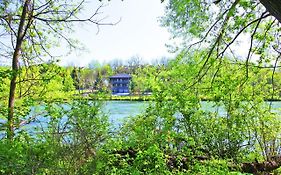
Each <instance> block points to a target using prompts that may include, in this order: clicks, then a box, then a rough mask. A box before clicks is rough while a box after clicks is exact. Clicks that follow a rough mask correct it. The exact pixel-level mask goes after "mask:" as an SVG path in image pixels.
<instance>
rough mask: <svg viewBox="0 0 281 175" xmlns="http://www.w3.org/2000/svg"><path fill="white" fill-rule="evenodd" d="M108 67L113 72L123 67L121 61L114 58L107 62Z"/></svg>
mask: <svg viewBox="0 0 281 175" xmlns="http://www.w3.org/2000/svg"><path fill="white" fill-rule="evenodd" d="M109 65H110V66H111V68H112V69H113V70H115V71H116V70H117V68H118V67H121V66H123V61H122V60H121V59H118V58H115V59H113V60H111V61H110V62H109Z"/></svg>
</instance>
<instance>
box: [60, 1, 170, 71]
mask: <svg viewBox="0 0 281 175" xmlns="http://www.w3.org/2000/svg"><path fill="white" fill-rule="evenodd" d="M104 2H106V3H105V5H106V6H105V7H104V8H102V9H101V11H102V12H103V13H102V14H101V15H100V17H101V18H103V17H106V19H104V22H113V23H115V22H117V21H119V20H120V22H119V23H118V24H116V25H114V26H101V27H100V28H99V32H98V30H97V27H96V26H95V25H93V24H89V25H83V26H81V25H80V26H77V27H76V32H75V33H74V34H73V36H74V37H75V38H77V39H78V40H79V41H80V42H81V43H83V44H84V46H85V48H86V50H85V51H83V52H80V51H76V52H73V53H72V54H71V55H69V56H67V57H63V58H62V59H61V64H62V65H75V66H85V65H88V64H89V63H90V62H92V61H93V60H95V61H99V62H100V63H103V62H109V61H110V60H113V59H122V60H126V59H129V58H131V57H132V56H135V55H138V56H139V57H141V58H142V59H143V60H145V61H146V62H152V60H153V59H160V58H161V57H164V56H166V57H172V55H173V54H171V53H169V52H168V49H167V47H166V46H165V44H167V43H169V41H170V34H169V32H168V31H167V29H166V28H164V27H160V22H159V17H161V16H163V15H164V9H165V6H164V4H161V2H160V0H124V1H121V0H114V1H110V2H107V1H104ZM99 4H100V3H99V2H96V1H94V2H93V1H92V2H90V3H89V4H88V5H87V8H86V9H85V11H84V14H83V15H86V16H87V15H89V14H90V12H92V11H94V10H95V9H96V7H97V5H99ZM97 32H98V33H97Z"/></svg>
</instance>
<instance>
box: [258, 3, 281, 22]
mask: <svg viewBox="0 0 281 175" xmlns="http://www.w3.org/2000/svg"><path fill="white" fill-rule="evenodd" d="M260 2H261V3H262V5H263V6H264V7H265V8H266V10H267V11H268V12H269V13H270V14H271V15H272V16H274V17H275V18H276V19H277V20H278V21H279V22H280V23H281V2H280V0H260Z"/></svg>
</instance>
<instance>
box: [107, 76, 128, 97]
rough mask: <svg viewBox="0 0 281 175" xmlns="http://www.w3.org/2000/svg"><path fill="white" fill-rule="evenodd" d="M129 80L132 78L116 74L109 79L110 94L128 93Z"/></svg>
mask: <svg viewBox="0 0 281 175" xmlns="http://www.w3.org/2000/svg"><path fill="white" fill-rule="evenodd" d="M131 79H132V76H131V75H128V74H117V75H113V76H111V77H109V81H110V84H111V90H112V94H118V93H125V94H126V93H130V88H129V87H130V81H131Z"/></svg>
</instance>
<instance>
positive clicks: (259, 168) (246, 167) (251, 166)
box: [241, 156, 281, 174]
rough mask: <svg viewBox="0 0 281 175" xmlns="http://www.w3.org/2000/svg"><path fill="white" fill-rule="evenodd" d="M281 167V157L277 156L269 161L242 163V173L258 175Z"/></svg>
mask: <svg viewBox="0 0 281 175" xmlns="http://www.w3.org/2000/svg"><path fill="white" fill-rule="evenodd" d="M280 166H281V157H280V156H276V157H274V158H272V159H271V160H269V161H265V162H261V163H259V162H253V163H242V165H241V168H242V172H245V173H253V174H258V173H261V172H271V171H273V170H275V169H277V168H279V167H280Z"/></svg>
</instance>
